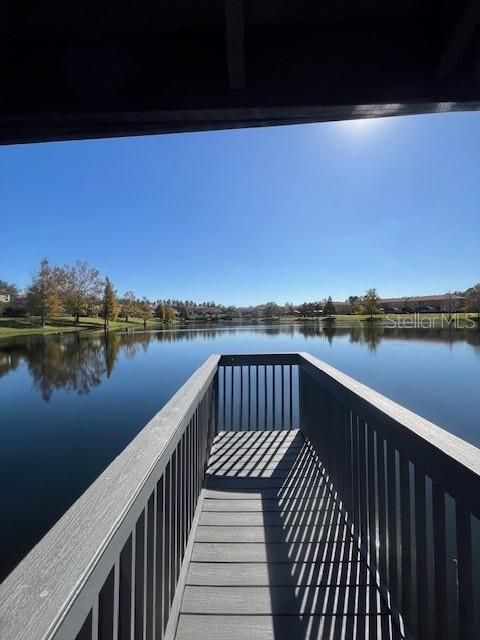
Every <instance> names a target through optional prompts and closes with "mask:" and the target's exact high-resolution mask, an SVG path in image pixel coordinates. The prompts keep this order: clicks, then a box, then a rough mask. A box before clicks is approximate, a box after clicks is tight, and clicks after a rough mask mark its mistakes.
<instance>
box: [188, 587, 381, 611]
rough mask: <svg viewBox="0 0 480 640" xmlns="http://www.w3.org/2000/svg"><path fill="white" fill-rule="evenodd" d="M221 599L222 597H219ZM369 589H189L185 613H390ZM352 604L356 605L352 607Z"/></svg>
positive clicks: (378, 595)
mask: <svg viewBox="0 0 480 640" xmlns="http://www.w3.org/2000/svg"><path fill="white" fill-rule="evenodd" d="M219 596H220V597H219ZM371 597H372V596H371V589H370V588H369V587H368V586H366V585H345V586H340V587H337V586H331V587H328V586H327V587H316V586H310V587H309V589H308V594H307V593H306V592H304V591H302V590H298V589H295V588H292V587H291V586H276V587H273V586H271V585H270V586H268V587H249V588H242V587H222V589H221V591H219V589H218V588H217V587H207V586H200V587H194V586H190V585H187V586H186V587H185V592H184V596H183V602H182V609H181V612H182V613H203V614H217V615H218V614H223V615H225V614H230V615H275V614H277V615H278V614H281V615H296V614H307V615H325V614H330V615H332V614H335V615H338V614H346V613H353V614H355V615H358V614H362V613H363V614H365V613H368V612H371V611H375V612H378V613H388V611H387V608H386V605H385V603H383V602H382V601H381V600H380V594H379V592H378V591H377V592H376V593H375V595H374V600H375V601H374V602H372V600H371ZM352 603H355V604H354V606H353V607H352Z"/></svg>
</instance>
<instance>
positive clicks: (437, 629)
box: [0, 353, 480, 640]
mask: <svg viewBox="0 0 480 640" xmlns="http://www.w3.org/2000/svg"><path fill="white" fill-rule="evenodd" d="M479 494H480V456H479V454H478V449H477V448H476V447H474V446H473V445H470V444H468V443H467V442H464V441H462V440H460V438H457V437H456V436H454V435H452V434H450V433H447V432H446V431H445V430H443V429H441V428H440V427H439V426H438V425H435V424H433V423H431V422H428V421H427V420H425V419H424V418H422V417H420V416H418V415H416V414H415V413H413V412H411V411H409V410H408V409H406V408H405V407H402V406H400V405H398V404H396V403H394V402H392V401H391V400H389V399H388V398H386V397H384V396H382V395H380V394H379V393H377V392H376V391H374V390H373V389H370V388H368V387H366V386H365V385H363V384H361V383H360V382H358V381H356V380H353V379H352V378H349V377H348V376H347V375H346V374H344V373H342V372H341V371H337V370H336V369H334V368H333V367H331V366H330V365H328V364H327V363H325V362H321V361H319V360H317V359H316V358H315V357H314V356H312V355H310V354H308V353H273V354H265V353H262V354H240V355H238V354H237V355H235V354H234V355H227V354H226V355H218V354H214V355H212V356H210V357H209V358H208V359H207V360H206V361H205V362H204V363H203V364H202V366H201V367H199V369H197V371H195V373H194V374H193V375H192V376H191V378H190V379H189V380H188V381H187V382H185V384H184V385H183V386H182V387H181V388H180V389H179V390H178V391H177V393H176V394H175V395H174V396H173V397H172V398H171V399H170V400H169V401H168V402H167V404H166V405H165V406H164V407H163V408H162V410H161V411H159V413H158V414H157V415H156V416H154V418H152V420H151V421H150V422H149V423H148V425H146V426H145V428H144V429H143V430H142V431H141V432H140V433H139V434H138V435H137V437H136V438H135V439H134V440H133V441H132V442H131V443H130V444H129V445H128V447H127V448H126V449H125V451H123V452H122V453H121V454H120V455H119V456H118V457H117V458H116V459H115V460H114V461H113V462H112V463H111V464H110V465H109V467H108V468H107V469H106V470H105V471H104V473H103V474H102V475H101V476H100V477H99V478H98V479H97V480H96V481H95V482H94V483H93V484H92V485H91V486H90V487H89V488H88V490H87V491H86V492H85V493H84V494H83V495H82V496H81V497H80V498H79V500H78V501H77V502H76V503H75V504H74V505H73V506H72V507H71V508H70V509H69V510H68V511H67V512H66V513H65V514H64V516H63V517H62V518H61V519H60V520H59V522H58V523H57V524H56V525H55V526H54V527H53V528H52V529H51V530H50V531H49V532H48V533H47V535H46V536H45V537H44V538H43V540H41V541H40V542H39V544H37V545H36V546H35V547H34V548H33V549H32V551H31V552H30V553H29V554H28V555H27V557H26V558H25V559H24V560H23V561H22V562H21V563H20V564H19V566H18V567H17V568H16V569H15V570H14V571H13V572H12V573H11V574H10V576H8V578H7V579H6V580H5V581H4V582H3V583H2V584H1V585H0V636H1V640H175V639H177V640H314V639H319V638H321V639H322V640H324V639H325V640H340V639H345V640H347V639H348V640H362V639H369V640H375V639H377V640H392V639H397V638H408V639H412V638H415V640H433V639H434V640H466V639H467V638H468V639H472V640H473V639H474V638H475V639H480V615H479V611H480V607H479V606H478V603H479V602H480V501H479V499H478V496H479Z"/></svg>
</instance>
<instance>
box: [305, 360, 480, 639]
mask: <svg viewBox="0 0 480 640" xmlns="http://www.w3.org/2000/svg"><path fill="white" fill-rule="evenodd" d="M300 356H301V359H302V364H301V367H300V424H301V428H302V431H303V432H304V433H305V435H306V436H307V437H308V438H309V440H310V442H311V443H312V444H313V446H314V447H315V449H316V451H317V453H318V455H319V458H320V459H321V461H322V464H323V465H324V467H325V469H326V472H327V473H328V474H329V476H330V480H331V483H332V486H333V487H334V488H335V490H336V491H337V493H338V495H339V497H340V498H341V500H342V502H343V504H344V508H345V512H346V515H347V517H348V519H349V520H350V522H351V523H352V525H353V531H354V534H355V535H356V536H357V539H358V541H359V544H360V546H361V548H362V551H363V553H364V555H365V557H367V559H368V562H369V564H370V568H371V570H372V571H373V572H374V573H375V574H376V576H377V579H378V581H379V583H380V584H381V585H382V587H383V594H384V597H385V598H386V600H387V601H388V604H389V605H390V607H391V608H392V609H393V610H394V611H396V612H397V613H398V618H399V623H400V626H401V627H402V628H403V630H404V633H405V635H406V637H409V638H417V639H419V640H424V639H426V640H427V639H431V640H478V639H480V611H479V607H480V520H479V518H480V451H479V450H478V449H477V448H476V447H474V446H472V445H469V444H468V443H466V442H464V441H463V440H460V439H459V438H457V437H455V436H454V435H452V434H450V433H448V432H446V431H444V430H443V429H441V428H440V427H438V426H436V425H434V424H432V423H431V422H428V421H427V420H424V419H423V418H421V417H420V416H418V415H416V414H414V413H412V412H411V411H408V410H407V409H405V408H404V407H401V406H400V405H398V404H396V403H394V402H392V401H391V400H389V399H388V398H385V397H384V396H382V395H380V394H379V393H376V392H375V391H373V390H372V389H369V388H368V387H366V386H365V385H362V384H360V383H359V382H357V381H355V380H353V379H352V378H349V377H348V376H346V375H344V374H342V373H340V372H339V371H337V370H335V369H333V368H332V367H330V366H328V365H326V364H325V363H323V362H320V361H319V360H317V359H316V358H313V357H312V356H310V355H309V354H300Z"/></svg>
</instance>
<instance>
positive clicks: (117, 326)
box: [0, 313, 480, 340]
mask: <svg viewBox="0 0 480 640" xmlns="http://www.w3.org/2000/svg"><path fill="white" fill-rule="evenodd" d="M303 323H308V324H312V323H315V324H318V325H319V326H324V327H328V328H332V327H335V326H343V327H344V326H351V325H358V324H362V325H363V326H368V325H369V324H373V325H376V326H381V327H387V328H388V327H391V328H394V327H402V328H405V329H407V328H412V329H413V328H416V329H422V328H425V329H435V328H437V329H447V330H448V329H477V330H478V329H479V328H480V322H479V320H478V318H477V317H476V315H474V314H468V313H455V314H451V316H449V315H448V314H446V313H443V314H442V313H418V314H388V315H378V316H375V317H374V318H373V319H371V318H370V317H369V316H366V315H361V314H358V315H336V316H333V317H332V318H321V317H318V316H317V317H300V318H299V317H297V316H282V317H280V318H258V319H245V320H242V319H240V318H239V319H220V320H215V321H212V320H204V319H195V320H188V321H182V320H175V321H174V322H171V323H164V322H162V321H161V320H156V319H152V320H148V321H147V323H146V325H145V324H144V322H143V320H141V319H139V318H131V319H129V321H128V322H126V321H125V320H119V319H117V320H114V321H110V325H109V328H108V330H109V331H121V330H125V329H129V330H130V329H131V330H143V329H146V330H162V329H163V330H172V329H175V327H186V326H187V327H188V326H192V328H193V327H194V326H198V325H202V326H209V327H228V326H249V325H250V326H255V325H265V324H303ZM103 328H104V325H103V319H102V318H95V317H82V318H80V321H79V322H78V323H76V322H75V319H74V318H73V317H57V318H52V319H49V320H48V322H47V325H46V326H45V327H42V326H41V324H40V319H39V318H36V317H26V318H0V340H1V339H2V338H12V337H18V336H29V335H51V334H62V333H72V332H85V331H88V332H91V331H99V330H103Z"/></svg>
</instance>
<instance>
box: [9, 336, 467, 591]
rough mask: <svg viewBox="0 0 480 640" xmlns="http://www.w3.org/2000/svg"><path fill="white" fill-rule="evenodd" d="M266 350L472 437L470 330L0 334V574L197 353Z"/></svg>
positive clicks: (168, 391)
mask: <svg viewBox="0 0 480 640" xmlns="http://www.w3.org/2000/svg"><path fill="white" fill-rule="evenodd" d="M272 351H309V352H310V353H312V354H314V355H316V356H318V357H319V358H321V359H323V360H325V361H326V362H328V363H329V364H332V365H333V366H335V367H337V368H338V369H341V370H342V371H344V372H346V373H348V374H349V375H351V376H353V377H354V378H357V379H358V380H360V381H362V382H364V383H365V384H367V385H369V386H371V387H373V388H374V389H376V390H377V391H380V392H381V393H383V394H385V395H387V396H389V397H390V398H392V399H394V400H396V401H397V402H400V403H401V404H403V405H405V406H407V407H409V408H410V409H412V410H413V411H415V412H416V413H419V414H420V415H422V416H424V417H426V418H428V419H429V420H432V421H433V422H436V423H437V424H439V425H441V426H442V427H444V428H446V429H448V430H449V431H451V432H452V433H455V434H456V435H458V436H460V437H461V438H464V439H465V440H468V441H469V442H471V443H473V444H474V445H476V446H478V447H480V420H479V416H480V332H478V331H475V330H463V331H462V330H456V331H447V330H413V329H403V330H400V329H387V328H382V327H357V328H340V327H339V328H334V329H328V328H326V329H322V328H321V327H318V326H305V325H304V326H285V325H276V326H271V327H265V326H261V327H236V328H222V329H204V328H203V329H198V330H196V329H187V330H175V331H167V332H153V331H152V332H135V333H132V332H130V333H115V334H110V336H109V337H108V339H105V337H104V335H103V334H94V335H92V334H77V335H73V334H66V335H64V336H47V337H42V336H32V337H29V338H21V339H14V340H11V341H2V342H0V492H1V495H0V519H1V523H0V536H1V540H0V580H1V579H2V578H4V577H5V575H7V573H8V572H9V571H11V570H12V569H13V567H14V566H15V565H16V564H17V563H18V561H19V560H20V559H21V558H22V557H23V556H24V555H25V554H26V553H27V552H28V551H29V549H31V548H32V546H33V545H34V544H35V543H36V542H37V541H38V540H39V539H40V538H41V537H42V536H43V535H44V533H45V532H46V531H47V530H48V529H49V528H50V527H51V526H52V524H53V523H54V522H55V521H56V520H58V518H59V517H60V516H61V515H62V513H64V512H65V510H66V509H67V508H68V507H69V506H70V505H71V504H72V503H73V502H74V501H75V499H76V498H78V496H79V495H80V494H81V493H82V492H83V491H84V490H85V489H86V488H87V487H88V485H89V484H90V483H91V482H92V481H93V480H94V479H95V478H96V477H97V476H98V475H99V473H100V472H101V471H102V470H103V469H104V468H105V467H106V466H107V465H108V463H109V462H111V460H112V459H113V458H114V457H115V456H116V455H118V453H120V451H121V450H122V449H123V448H124V447H125V446H126V445H127V444H128V442H129V441H130V440H131V439H132V438H133V437H134V436H135V434H137V433H138V431H139V430H140V429H141V428H142V427H143V426H144V425H145V423H146V422H147V421H148V420H149V419H150V418H151V417H152V416H153V415H154V414H155V413H156V412H157V411H158V410H159V409H160V408H161V407H162V405H163V404H164V403H165V402H166V400H168V398H169V397H170V396H171V395H172V394H173V393H175V391H176V390H177V388H178V387H179V386H180V385H181V384H182V383H183V382H184V381H185V380H186V379H187V378H188V376H189V375H190V374H191V373H192V372H193V371H194V370H195V369H196V368H197V367H198V366H199V365H200V364H201V363H202V362H203V361H204V360H205V359H206V358H207V356H208V355H210V354H211V353H214V352H223V353H242V352H258V353H262V352H272ZM479 455H480V451H479Z"/></svg>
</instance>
